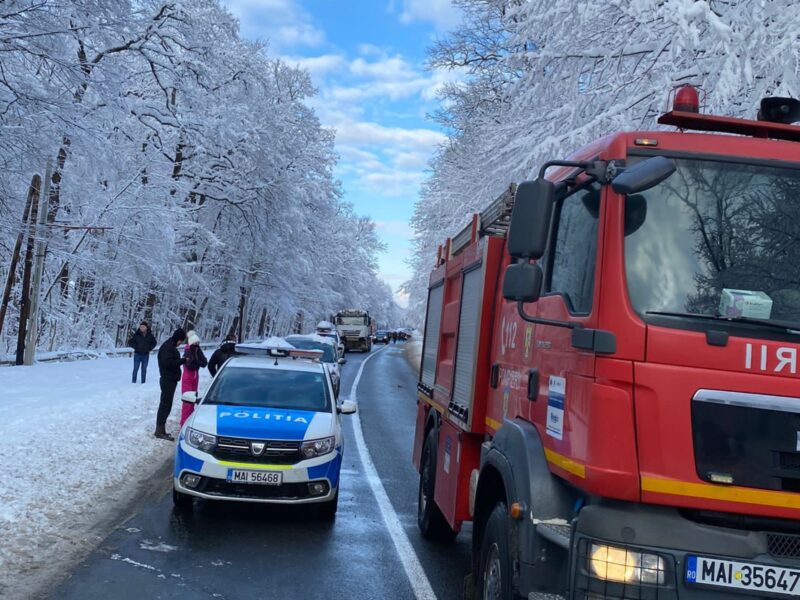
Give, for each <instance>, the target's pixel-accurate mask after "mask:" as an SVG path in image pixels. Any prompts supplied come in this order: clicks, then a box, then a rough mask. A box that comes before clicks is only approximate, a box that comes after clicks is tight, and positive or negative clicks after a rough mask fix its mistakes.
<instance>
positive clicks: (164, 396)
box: [153, 327, 186, 442]
mask: <svg viewBox="0 0 800 600" xmlns="http://www.w3.org/2000/svg"><path fill="white" fill-rule="evenodd" d="M185 340H186V332H185V331H184V330H183V329H182V328H181V327H178V328H177V329H176V330H175V333H173V334H172V337H170V338H169V339H168V340H167V341H166V342H164V343H163V344H161V348H159V349H158V372H159V375H160V376H161V378H160V379H159V384H160V386H161V402H160V403H159V405H158V414H157V415H156V431H155V433H154V434H153V435H155V436H156V437H157V438H159V439H162V440H169V441H171V442H174V441H175V438H174V437H173V436H171V435H170V434H168V433H167V431H166V429H165V427H166V424H167V417H169V413H170V411H171V410H172V399H173V397H174V396H175V388H176V387H178V382H179V381H180V380H181V365H182V364H183V363H184V362H185V361H186V359H184V358H181V354H180V352H178V346H180V345H181V344H182V343H183V342H184V341H185Z"/></svg>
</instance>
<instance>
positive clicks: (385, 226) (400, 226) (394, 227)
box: [375, 220, 414, 239]
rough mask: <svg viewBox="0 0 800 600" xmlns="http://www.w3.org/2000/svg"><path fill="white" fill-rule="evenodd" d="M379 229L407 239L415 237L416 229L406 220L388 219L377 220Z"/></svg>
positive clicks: (376, 224)
mask: <svg viewBox="0 0 800 600" xmlns="http://www.w3.org/2000/svg"><path fill="white" fill-rule="evenodd" d="M375 226H376V227H377V229H378V231H380V232H381V233H384V234H389V235H393V236H398V237H402V238H406V239H410V238H412V237H414V229H413V228H412V227H411V224H410V223H408V222H406V221H398V220H388V221H375Z"/></svg>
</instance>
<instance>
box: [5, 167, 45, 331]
mask: <svg viewBox="0 0 800 600" xmlns="http://www.w3.org/2000/svg"><path fill="white" fill-rule="evenodd" d="M40 184H41V177H40V176H39V175H34V176H33V178H32V179H31V185H30V187H29V188H28V198H27V200H26V201H25V210H23V211H22V227H20V229H19V233H18V234H17V243H16V244H14V250H13V251H12V252H11V265H10V266H9V267H8V277H6V286H5V289H3V300H2V301H0V333H2V332H3V324H4V323H5V320H6V311H7V310H8V304H9V303H10V302H11V288H13V287H14V279H16V276H17V265H18V264H19V257H20V253H21V252H22V242H23V240H24V239H25V228H26V226H27V225H28V222H29V221H30V219H31V211H32V210H33V208H32V207H33V203H34V201H35V200H36V199H37V198H38V196H39V186H40Z"/></svg>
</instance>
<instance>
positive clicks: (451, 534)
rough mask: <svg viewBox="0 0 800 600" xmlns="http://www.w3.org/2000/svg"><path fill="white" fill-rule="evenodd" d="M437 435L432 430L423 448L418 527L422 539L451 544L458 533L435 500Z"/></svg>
mask: <svg viewBox="0 0 800 600" xmlns="http://www.w3.org/2000/svg"><path fill="white" fill-rule="evenodd" d="M435 439H436V438H435V434H434V431H433V430H432V429H431V430H430V431H429V432H428V436H427V437H426V438H425V446H424V447H423V448H422V472H421V473H420V475H419V497H418V499H417V525H419V529H420V531H421V532H422V537H424V538H427V539H429V540H438V541H442V542H451V541H453V540H454V539H455V537H456V535H457V534H458V532H456V531H453V530H452V529H451V528H450V524H449V523H448V522H447V519H445V518H444V515H443V514H442V511H441V510H439V507H438V506H437V505H436V502H435V501H434V500H433V491H434V489H436V455H435V454H434V452H433V448H434V445H435V443H436V442H435Z"/></svg>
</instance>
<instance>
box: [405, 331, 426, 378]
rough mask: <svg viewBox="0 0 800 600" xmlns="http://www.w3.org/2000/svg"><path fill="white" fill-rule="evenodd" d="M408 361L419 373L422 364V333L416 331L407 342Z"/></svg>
mask: <svg viewBox="0 0 800 600" xmlns="http://www.w3.org/2000/svg"><path fill="white" fill-rule="evenodd" d="M406 360H407V361H408V362H409V363H410V364H411V366H412V367H414V370H415V371H416V372H417V373H419V369H420V365H421V364H422V332H420V331H414V332H413V333H412V334H411V339H410V340H408V341H407V342H406Z"/></svg>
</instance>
